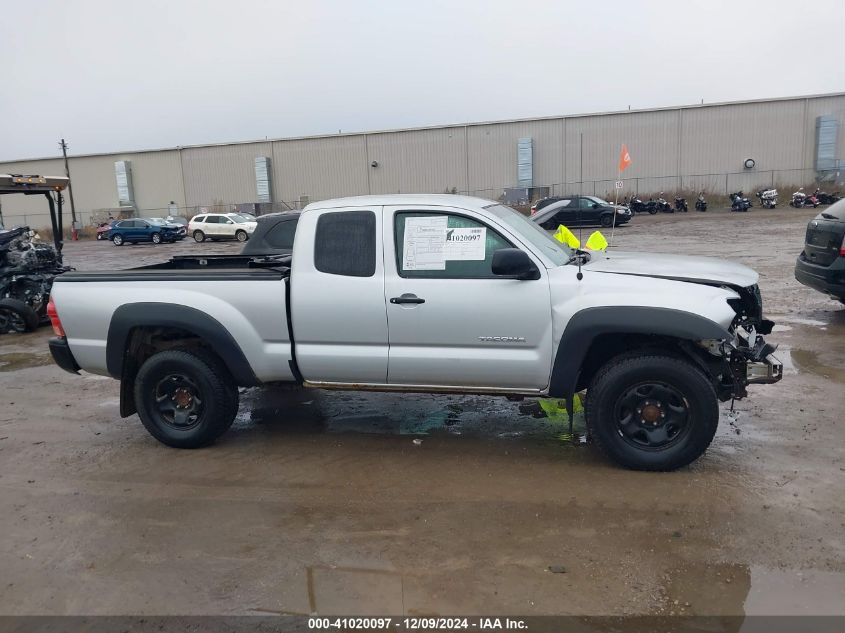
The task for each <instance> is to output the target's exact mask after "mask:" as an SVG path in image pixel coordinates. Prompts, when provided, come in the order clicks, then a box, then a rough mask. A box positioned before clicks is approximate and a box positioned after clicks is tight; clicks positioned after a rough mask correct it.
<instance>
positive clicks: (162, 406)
mask: <svg viewBox="0 0 845 633" xmlns="http://www.w3.org/2000/svg"><path fill="white" fill-rule="evenodd" d="M135 406H136V407H137V409H138V415H139V417H140V418H141V422H142V423H143V424H144V427H145V428H146V429H147V431H149V433H150V435H152V436H153V437H154V438H156V439H157V440H158V441H159V442H162V443H163V444H166V445H167V446H172V447H174V448H199V447H201V446H206V445H208V444H211V443H212V442H213V441H214V440H216V439H217V438H218V437H220V436H221V435H222V434H223V433H225V432H226V430H227V429H228V428H229V427H230V426H231V425H232V422H233V421H234V419H235V415H236V414H237V411H238V390H237V388H236V387H235V386H234V382H233V380H232V377H231V375H230V374H229V372H228V370H227V369H226V367H225V365H224V364H223V363H222V361H220V359H219V358H218V357H217V356H215V355H214V354H212V353H207V352H205V351H203V350H191V351H188V350H178V349H177V350H165V351H163V352H158V353H157V354H153V355H152V356H150V358H148V359H147V360H146V361H145V362H144V364H143V365H142V366H141V369H140V370H139V371H138V375H137V377H136V378H135Z"/></svg>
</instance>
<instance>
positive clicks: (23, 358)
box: [0, 352, 53, 371]
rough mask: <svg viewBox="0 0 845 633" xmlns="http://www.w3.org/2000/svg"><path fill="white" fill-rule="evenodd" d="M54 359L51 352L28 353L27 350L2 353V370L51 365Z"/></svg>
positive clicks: (0, 361)
mask: <svg viewBox="0 0 845 633" xmlns="http://www.w3.org/2000/svg"><path fill="white" fill-rule="evenodd" d="M52 362H53V359H52V358H51V357H50V355H49V354H28V353H25V352H11V353H8V354H0V371H18V370H19V369H27V368H29V367H42V366H43V365H49V364H51V363H52Z"/></svg>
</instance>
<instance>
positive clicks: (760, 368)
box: [731, 322, 783, 391]
mask: <svg viewBox="0 0 845 633" xmlns="http://www.w3.org/2000/svg"><path fill="white" fill-rule="evenodd" d="M769 324H770V325H774V324H772V323H771V322H769ZM765 331H766V332H768V331H770V328H767V329H766V330H765ZM776 349H777V345H772V344H770V343H767V342H766V340H765V339H764V338H763V336H762V335H760V334H757V333H756V332H755V331H754V330H753V329H751V330H747V329H745V328H744V327H739V328H737V329H736V342H735V344H734V346H733V350H732V352H731V366H732V368H733V370H734V372H733V373H734V376H735V377H736V378H738V379H739V382H740V385H741V386H742V388H743V391H744V387H745V386H746V385H768V384H772V383H775V382H778V381H779V380H781V379H782V378H783V363H781V362H780V360H778V358H777V356H775V355H774V352H775V350H776Z"/></svg>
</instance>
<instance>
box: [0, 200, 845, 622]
mask: <svg viewBox="0 0 845 633" xmlns="http://www.w3.org/2000/svg"><path fill="white" fill-rule="evenodd" d="M813 215H815V212H814V211H812V210H810V211H804V210H800V211H798V210H794V209H789V208H786V209H778V210H775V211H763V210H759V209H754V210H752V212H750V213H747V214H731V213H727V212H723V211H713V212H708V213H706V214H700V213H696V212H694V211H693V212H690V213H688V214H683V215H679V214H676V215H659V216H654V217H650V216H638V217H636V218H635V219H634V221H633V222H632V225H631V226H629V227H623V228H621V229H618V230H617V231H616V234H615V240H614V241H615V245H616V246H618V247H619V248H621V249H625V250H633V249H638V250H649V251H661V252H671V253H688V254H700V255H710V256H715V257H730V258H733V259H736V260H738V261H741V262H743V263H746V264H748V265H750V266H752V267H753V268H755V269H756V270H758V271H759V272H760V274H761V281H760V287H761V290H762V293H763V300H764V307H765V311H766V313H767V314H768V316H769V317H770V318H773V319H774V320H775V321H776V322H777V323H778V327H777V329H776V331H775V332H774V333H773V334H772V336H771V337H770V340H772V341H773V342H777V343H779V344H780V350H779V352H778V355H779V356H780V357H781V358H782V360H784V363H785V365H786V369H787V371H786V374H787V375H786V376H785V378H784V380H783V381H782V382H781V383H779V384H777V385H769V386H757V387H755V388H753V390H752V394H751V397H750V398H749V399H747V400H743V401H741V402H738V403H737V404H736V410H735V412H733V413H731V412H730V411H729V408H730V403H728V404H727V405H724V406H723V407H722V409H723V410H722V413H723V415H722V423H721V425H720V429H719V432H718V434H717V437H716V439H715V440H714V443H713V446H712V447H711V449H710V450H709V451H708V452H707V454H706V455H705V456H704V457H703V458H702V459H701V460H699V461H698V462H696V463H695V464H694V465H693V466H691V467H689V468H686V469H683V470H681V471H678V472H675V473H668V474H653V473H636V472H628V471H625V470H621V469H619V468H616V467H614V466H612V465H610V464H608V463H605V462H604V461H602V460H601V459H600V458H599V457H598V456H597V455H596V454H595V453H594V451H592V450H591V449H590V447H589V446H588V445H586V444H585V443H584V442H583V441H581V436H580V433H576V437H575V438H569V437H568V436H567V435H566V431H567V426H566V423H565V420H564V419H563V418H557V417H553V418H548V417H545V416H544V415H542V414H541V413H540V412H539V408H538V407H537V406H536V404H535V403H531V402H527V401H526V402H522V403H515V402H508V401H506V400H504V399H501V398H482V397H451V396H420V395H394V394H357V393H342V392H321V391H301V390H284V389H278V388H276V389H266V390H249V391H247V392H245V393H244V394H243V396H242V403H241V409H240V412H239V414H238V419H237V421H236V423H235V426H234V427H233V428H232V430H231V431H230V432H229V433H228V434H227V435H225V436H224V437H223V438H222V439H221V441H220V442H218V444H216V445H215V446H213V447H210V448H207V449H203V450H198V451H179V450H174V449H169V448H166V447H164V446H162V445H160V444H158V443H157V442H156V441H155V440H153V439H152V438H151V437H150V436H149V435H148V434H147V433H146V431H145V430H144V429H143V427H142V426H141V424H140V422H139V421H138V419H137V417H136V416H133V417H131V418H128V419H121V418H120V416H119V415H118V385H117V383H116V382H114V381H112V380H109V379H105V378H101V377H97V376H91V375H85V376H83V377H76V376H72V375H70V374H67V373H65V372H63V371H61V370H60V369H58V368H57V367H56V366H54V365H53V364H52V361H51V359H50V358H49V355H48V353H47V348H46V342H47V339H48V338H49V336H50V335H51V332H50V331H49V328H43V329H41V330H40V331H38V332H36V333H33V334H30V335H25V336H11V335H9V336H3V337H2V338H0V508H2V512H0V533H2V534H3V537H2V539H0V570H2V571H0V614H135V615H139V614H182V615H189V614H275V613H299V614H303V613H305V614H307V613H312V612H319V613H322V614H325V613H339V614H355V613H366V614H386V613H391V614H401V613H405V614H413V615H419V614H524V615H539V614H629V613H637V614H669V613H683V614H754V613H837V614H845V537H843V535H845V494H843V490H845V448H843V447H845V416H843V411H845V387H844V386H843V384H845V307H843V306H841V305H840V304H839V303H837V302H835V301H832V300H830V299H827V298H826V297H824V296H823V295H821V294H818V293H816V292H813V291H811V290H809V289H807V288H804V287H803V286H801V285H799V284H798V283H797V282H796V281H795V280H794V278H793V275H792V269H793V263H794V260H795V257H796V255H797V254H798V253H799V252H800V250H801V245H802V243H803V237H804V230H805V226H806V223H807V221H808V220H809V219H810V218H811V217H813ZM585 235H586V233H585ZM238 249H239V245H238V244H234V243H228V244H226V243H222V244H195V243H193V242H192V241H188V240H186V241H185V242H182V243H180V244H176V245H160V246H153V245H137V246H124V247H122V248H118V247H115V246H113V245H112V244H110V243H107V242H106V243H103V242H84V243H69V244H67V245H66V249H65V254H66V260H67V263H69V264H70V265H73V266H76V267H77V268H78V269H81V270H88V269H108V268H125V267H130V266H135V265H139V264H142V263H151V262H154V261H161V260H162V259H164V258H167V257H168V256H169V255H171V254H177V253H179V254H184V253H199V252H203V253H207V252H231V253H235V252H237V251H238ZM584 283H589V275H586V276H585V279H584ZM581 430H582V426H581V424H580V421H579V425H578V426H577V428H576V431H581ZM416 437H421V438H422V439H423V441H422V444H421V445H415V444H414V443H413V442H412V438H416ZM573 440H574V441H573ZM550 566H551V567H552V568H553V569H554V572H555V573H553V572H552V571H550V570H549V568H550Z"/></svg>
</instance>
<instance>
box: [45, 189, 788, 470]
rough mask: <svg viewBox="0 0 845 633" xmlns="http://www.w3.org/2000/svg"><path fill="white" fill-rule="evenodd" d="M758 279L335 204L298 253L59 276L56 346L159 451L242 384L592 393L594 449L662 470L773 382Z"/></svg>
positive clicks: (459, 209)
mask: <svg viewBox="0 0 845 633" xmlns="http://www.w3.org/2000/svg"><path fill="white" fill-rule="evenodd" d="M757 279H758V275H757V273H756V272H754V271H753V270H751V269H750V268H747V267H745V266H742V265H739V264H735V263H732V262H729V261H725V260H720V259H709V258H701V257H679V256H670V255H658V254H648V253H622V252H619V253H617V252H615V251H611V252H610V253H604V252H587V251H582V250H573V249H570V248H569V247H567V246H565V245H563V244H561V243H559V242H557V241H556V240H554V239H553V238H552V237H551V236H550V235H549V234H548V233H547V232H546V231H544V230H543V229H542V228H540V227H539V226H537V225H536V224H535V223H533V222H532V221H531V220H530V219H528V218H527V217H525V216H524V215H522V214H520V213H518V212H516V211H514V210H513V209H511V208H509V207H506V206H503V205H501V204H497V203H494V202H491V201H488V200H481V199H477V198H470V197H462V196H457V195H390V196H366V197H356V198H345V199H337V200H327V201H323V202H318V203H312V204H310V205H308V207H306V208H305V209H304V211H303V213H302V214H301V216H300V217H299V218H298V223H297V226H296V232H295V236H294V240H293V249H292V253H291V254H290V255H255V256H250V255H230V256H207V257H202V256H200V257H196V256H187V257H175V258H173V259H172V260H170V261H168V262H165V263H160V264H154V265H150V266H142V267H139V268H133V269H130V270H119V271H112V272H68V273H65V274H63V275H61V276H59V278H58V279H57V280H56V283H55V284H54V286H53V291H52V298H51V301H50V306H49V314H50V316H51V319H52V322H53V327H54V329H55V331H56V334H57V337H56V338H54V339H52V340H51V341H50V349H51V351H52V355H53V357H54V359H55V360H56V362H57V363H58V365H59V366H61V367H62V368H64V369H66V370H68V371H71V372H78V371H79V370H80V369H82V370H85V371H87V372H91V373H95V374H102V375H107V376H111V377H113V378H115V379H117V380H119V381H120V384H121V387H120V414H121V415H122V416H124V417H126V416H129V415H132V414H133V413H135V412H137V413H138V415H139V417H140V419H141V422H142V423H143V424H144V426H145V427H146V428H147V430H148V431H149V432H150V433H151V434H152V435H153V436H154V437H155V438H156V439H158V440H160V441H161V442H163V443H165V444H167V445H168V446H174V447H181V448H195V447H200V446H204V445H207V444H209V443H211V442H213V441H214V440H215V439H217V438H218V437H219V436H220V435H221V434H222V433H224V432H225V431H226V430H227V429H228V428H229V426H230V425H231V424H232V421H233V419H234V417H235V415H236V412H237V409H238V393H239V392H238V387H239V386H241V387H252V386H258V385H263V384H268V383H279V382H281V383H295V384H299V385H302V386H303V387H314V388H320V389H357V390H377V391H395V392H417V393H464V394H487V395H500V396H506V397H510V398H513V399H519V398H524V397H544V396H553V397H557V398H562V399H566V400H567V401H568V402H571V401H572V398H573V396H574V394H576V393H579V392H581V391H583V390H586V404H585V413H586V422H587V425H588V432H589V434H590V436H591V437H592V441H593V443H594V444H595V445H596V446H597V447H598V448H599V449H600V450H601V451H602V452H604V453H605V454H606V455H607V456H609V457H610V458H611V459H612V460H614V461H615V462H617V463H618V464H621V465H623V466H626V467H629V468H635V469H643V470H671V469H675V468H678V467H681V466H684V465H686V464H689V463H690V462H692V461H693V460H695V459H696V458H698V457H699V456H700V455H701V454H702V453H703V452H704V451H705V449H706V448H707V446H708V445H709V444H710V442H711V440H712V439H713V436H714V433H715V432H716V426H717V424H718V420H719V408H718V402H719V401H720V400H721V401H726V400H729V399H732V398H736V399H738V398H743V397H745V396H746V395H747V388H748V386H749V385H752V384H758V383H774V382H777V381H778V380H780V378H781V372H782V365H781V364H780V363H779V362H778V361H777V359H776V358H775V357H774V356H773V355H772V352H773V351H774V346H773V345H771V344H770V343H767V342H766V341H765V340H764V339H763V335H765V334H768V333H769V332H770V331H771V329H772V326H773V323H772V322H771V321H768V320H766V319H764V318H763V312H762V301H761V298H760V293H759V290H758V287H757Z"/></svg>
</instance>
